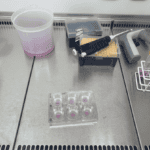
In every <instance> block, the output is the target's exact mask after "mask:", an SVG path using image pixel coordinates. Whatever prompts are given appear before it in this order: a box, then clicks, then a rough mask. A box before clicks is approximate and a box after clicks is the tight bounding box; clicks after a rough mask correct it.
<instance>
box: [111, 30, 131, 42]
mask: <svg viewBox="0 0 150 150" xmlns="http://www.w3.org/2000/svg"><path fill="white" fill-rule="evenodd" d="M130 31H132V29H130V30H127V31H124V32H121V33H118V34H116V35H111V36H110V38H111V40H112V39H114V38H116V37H118V36H121V35H123V34H126V33H128V32H130Z"/></svg>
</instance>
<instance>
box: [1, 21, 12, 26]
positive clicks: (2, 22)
mask: <svg viewBox="0 0 150 150" xmlns="http://www.w3.org/2000/svg"><path fill="white" fill-rule="evenodd" d="M0 25H12V22H11V21H0Z"/></svg>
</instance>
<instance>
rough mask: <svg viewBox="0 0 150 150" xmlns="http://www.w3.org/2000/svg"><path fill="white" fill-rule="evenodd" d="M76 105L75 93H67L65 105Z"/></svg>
mask: <svg viewBox="0 0 150 150" xmlns="http://www.w3.org/2000/svg"><path fill="white" fill-rule="evenodd" d="M76 103H77V93H76V92H68V94H67V104H68V105H69V106H70V105H76Z"/></svg>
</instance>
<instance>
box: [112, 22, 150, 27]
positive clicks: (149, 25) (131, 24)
mask: <svg viewBox="0 0 150 150" xmlns="http://www.w3.org/2000/svg"><path fill="white" fill-rule="evenodd" d="M113 27H114V28H118V27H119V28H150V24H142V23H140V24H138V23H137V24H135V23H134V24H133V23H114V26H113Z"/></svg>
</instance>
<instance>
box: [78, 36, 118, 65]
mask: <svg viewBox="0 0 150 150" xmlns="http://www.w3.org/2000/svg"><path fill="white" fill-rule="evenodd" d="M92 38H96V36H94V37H92ZM114 41H115V43H116V44H117V47H119V44H118V40H117V39H115V40H114ZM75 44H76V46H75V49H76V50H77V51H78V60H79V65H80V66H83V65H97V66H111V67H114V66H115V65H116V62H117V60H118V58H119V56H120V50H119V48H117V57H102V56H95V54H92V55H88V56H85V57H81V48H80V44H79V41H78V42H76V43H75Z"/></svg>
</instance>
